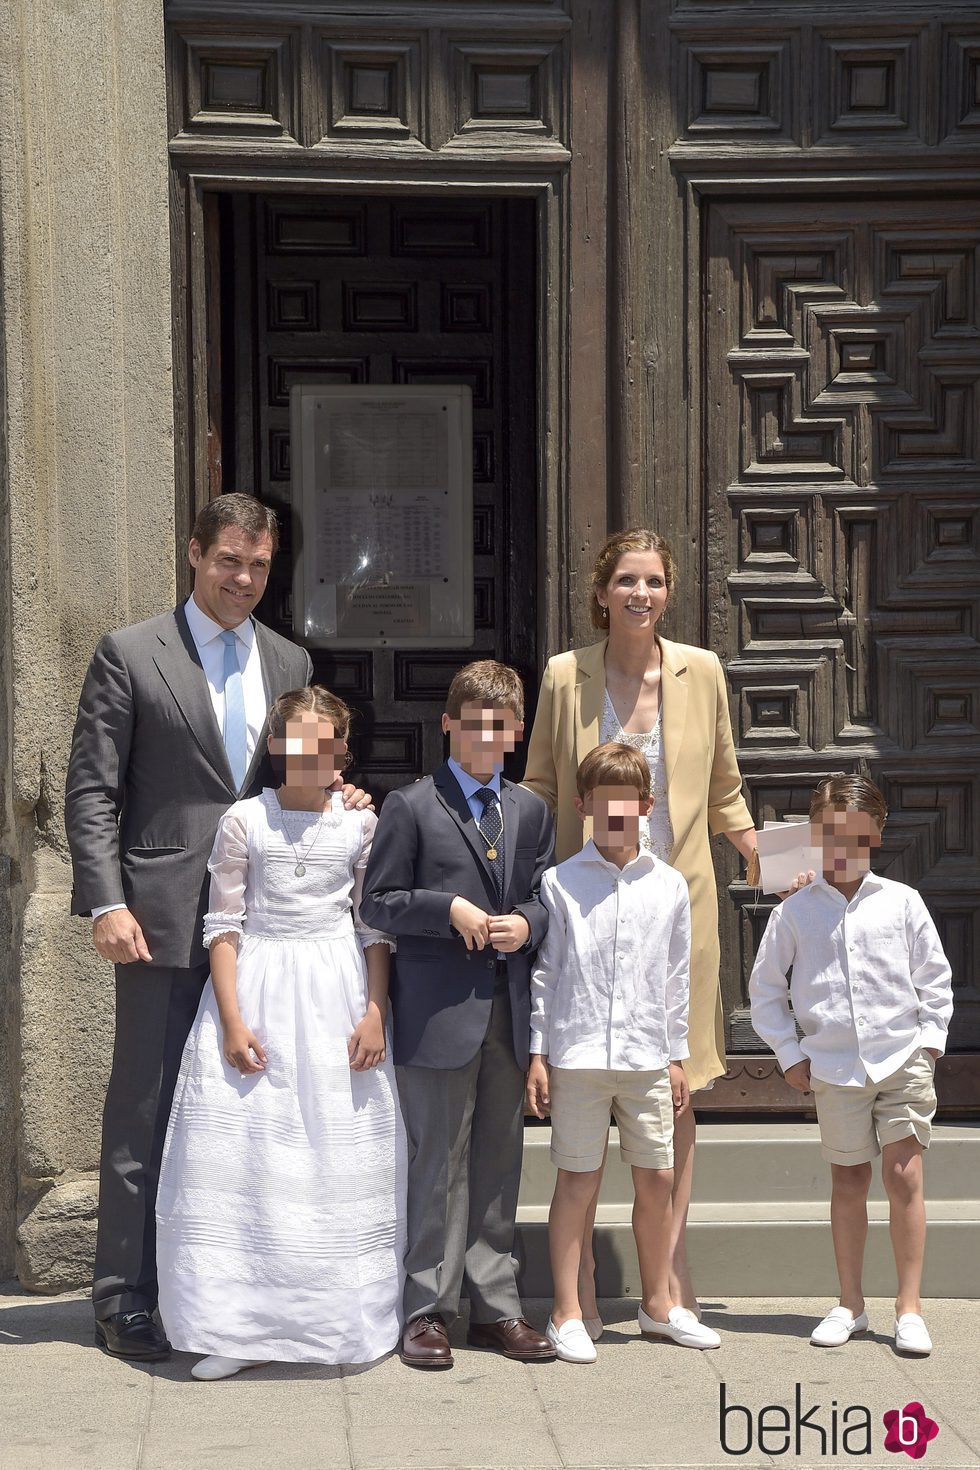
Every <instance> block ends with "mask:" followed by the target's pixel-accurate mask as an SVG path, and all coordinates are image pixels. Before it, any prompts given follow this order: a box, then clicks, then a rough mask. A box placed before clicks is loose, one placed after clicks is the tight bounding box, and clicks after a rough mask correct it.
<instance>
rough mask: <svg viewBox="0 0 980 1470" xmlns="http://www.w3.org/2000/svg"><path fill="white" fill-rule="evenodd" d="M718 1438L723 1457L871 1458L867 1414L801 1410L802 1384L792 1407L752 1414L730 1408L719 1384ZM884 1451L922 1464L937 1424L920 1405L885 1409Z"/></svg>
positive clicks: (853, 1408) (858, 1407) (767, 1407)
mask: <svg viewBox="0 0 980 1470" xmlns="http://www.w3.org/2000/svg"><path fill="white" fill-rule="evenodd" d="M719 1394H720V1397H719V1406H718V1438H719V1442H720V1444H721V1447H722V1449H723V1450H724V1452H725V1454H726V1455H747V1454H749V1453H750V1452H751V1451H752V1450H753V1449H755V1450H757V1451H758V1453H759V1454H762V1455H785V1454H789V1453H790V1452H791V1451H792V1452H793V1453H795V1454H797V1455H802V1454H804V1453H805V1454H807V1455H808V1456H814V1457H820V1458H821V1459H823V1458H827V1457H828V1456H829V1457H830V1458H831V1459H834V1460H836V1459H837V1458H838V1456H839V1455H854V1456H858V1455H870V1454H871V1453H872V1444H871V1425H872V1418H871V1410H870V1409H869V1408H867V1407H866V1405H864V1404H848V1405H846V1407H843V1408H842V1407H841V1406H840V1405H839V1404H838V1402H837V1400H836V1399H832V1400H831V1402H830V1407H829V1408H826V1407H824V1405H823V1404H811V1405H808V1406H807V1407H806V1408H805V1409H804V1404H803V1385H802V1384H800V1383H797V1384H795V1385H794V1403H793V1408H792V1409H789V1408H787V1407H786V1405H785V1404H763V1405H762V1406H761V1408H759V1409H755V1410H753V1409H751V1408H749V1406H748V1405H747V1404H736V1403H730V1402H729V1400H728V1388H727V1385H726V1384H724V1383H721V1384H719ZM882 1422H883V1423H884V1426H885V1430H886V1434H885V1449H886V1450H890V1451H891V1452H892V1453H893V1454H898V1453H899V1452H900V1451H904V1452H905V1454H907V1455H909V1456H910V1457H911V1458H912V1459H913V1460H921V1459H922V1457H923V1455H924V1454H925V1452H926V1448H927V1446H928V1445H929V1442H930V1440H933V1439H935V1438H936V1435H937V1434H938V1433H939V1425H938V1424H937V1423H936V1421H935V1419H930V1418H929V1416H928V1415H927V1414H926V1411H925V1409H924V1408H923V1407H922V1405H921V1404H917V1403H912V1404H906V1405H905V1408H904V1409H889V1410H888V1411H887V1412H886V1414H885V1415H884V1418H883V1421H882Z"/></svg>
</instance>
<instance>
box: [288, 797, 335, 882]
mask: <svg viewBox="0 0 980 1470" xmlns="http://www.w3.org/2000/svg"><path fill="white" fill-rule="evenodd" d="M276 801H279V793H278V791H277V792H276ZM343 801H344V798H343V796H342V795H341V793H340V792H339V791H334V792H332V793H331V796H330V816H329V817H327V818H326V819H324V817H323V815H322V814H321V816H320V817H319V818H318V820H317V824H316V831H315V832H314V833H313V841H312V842H311V843H310V845H309V847H308V848H307V849H306V851H305V852H304V853H303V855H302V857H300V855H299V853H298V852H297V850H296V844H295V842H294V841H293V839H292V838H291V837H290V835H289V832H288V831H287V829H286V810H287V809H286V808H285V807H284V806H283V804H282V802H281V801H279V811H280V813H281V814H282V835H283V836H284V837H285V839H286V841H287V842H288V843H289V845H290V847H291V848H292V849H293V857H294V858H295V859H296V866H295V868H294V869H293V872H294V873H295V874H296V877H297V878H302V877H304V876H305V874H306V859H307V858H308V857H309V855H310V853H311V852H312V851H313V849H314V847H316V844H317V842H318V840H319V837H320V833H321V832H322V831H323V828H324V826H328V827H338V826H339V825H340V822H341V821H342V820H343ZM338 805H339V806H340V809H341V815H340V817H338V815H337V808H338Z"/></svg>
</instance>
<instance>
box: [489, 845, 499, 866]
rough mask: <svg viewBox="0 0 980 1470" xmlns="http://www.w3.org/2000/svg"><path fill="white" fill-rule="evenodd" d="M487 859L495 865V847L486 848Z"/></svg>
mask: <svg viewBox="0 0 980 1470" xmlns="http://www.w3.org/2000/svg"><path fill="white" fill-rule="evenodd" d="M487 857H488V858H489V859H490V861H491V862H492V863H495V862H496V861H497V849H496V848H495V847H488V848H487Z"/></svg>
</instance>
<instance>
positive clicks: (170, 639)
mask: <svg viewBox="0 0 980 1470" xmlns="http://www.w3.org/2000/svg"><path fill="white" fill-rule="evenodd" d="M157 637H158V639H159V645H158V647H157V648H156V649H155V650H154V652H153V662H154V663H155V664H156V666H157V669H158V670H159V672H160V675H161V677H162V678H163V681H164V683H165V684H166V685H167V688H168V689H169V690H170V693H171V694H172V695H173V697H174V699H175V700H176V702H177V705H178V707H179V709H180V712H181V714H182V715H183V716H184V719H185V720H186V721H187V724H188V727H189V728H190V731H191V734H192V735H193V736H194V739H195V740H196V741H197V743H198V745H199V746H200V747H201V750H202V751H203V753H204V755H205V756H206V758H207V760H208V761H209V762H210V764H211V765H212V766H213V767H214V769H215V771H216V772H217V774H218V775H219V776H220V777H221V779H222V781H224V783H225V785H226V786H227V787H228V790H229V791H230V792H231V793H232V795H233V796H237V795H238V792H237V791H236V790H235V781H234V777H233V776H232V774H231V766H230V765H229V764H228V753H227V751H226V750H225V743H224V741H223V740H222V738H221V731H220V730H219V729H218V722H217V720H216V719H215V717H214V705H213V704H212V703H211V692H210V689H209V688H208V680H207V675H206V674H205V672H204V669H203V668H202V667H201V660H200V659H199V658H198V655H197V648H196V646H195V643H194V639H193V638H192V637H191V630H190V628H189V627H188V626H187V619H186V617H185V616H184V609H183V607H178V608H176V609H175V610H174V625H173V632H172V633H170V632H167V633H165V634H161V633H158V634H157Z"/></svg>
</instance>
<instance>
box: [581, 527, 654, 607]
mask: <svg viewBox="0 0 980 1470" xmlns="http://www.w3.org/2000/svg"><path fill="white" fill-rule="evenodd" d="M628 551H655V552H656V553H657V555H658V556H659V557H660V560H661V561H662V562H663V564H664V580H665V581H666V583H667V596H668V597H670V595H671V594H672V593H673V590H674V558H673V557H672V556H671V554H670V547H669V546H668V545H667V543H666V541H665V540H664V538H663V537H662V536H658V535H657V533H656V531H648V530H647V529H646V527H645V526H636V527H634V528H633V529H632V530H630V531H616V532H615V533H614V535H612V536H610V537H609V538H608V539H607V540H606V542H605V544H604V545H603V547H602V549H601V551H600V552H599V555H598V556H597V557H596V559H595V566H594V567H593V568H592V591H591V595H590V598H589V616H590V617H591V619H592V626H593V628H606V627H607V626H608V623H609V614H608V612H607V610H606V609H605V608H604V607H602V606H601V605H600V603H599V599H598V598H597V597H596V592H597V591H598V590H599V588H600V587H601V588H603V589H604V588H606V587H608V586H609V583H610V582H611V581H612V578H613V573H614V572H615V570H616V566H617V564H618V562H619V559H620V557H621V556H625V554H626V553H627V552H628Z"/></svg>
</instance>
